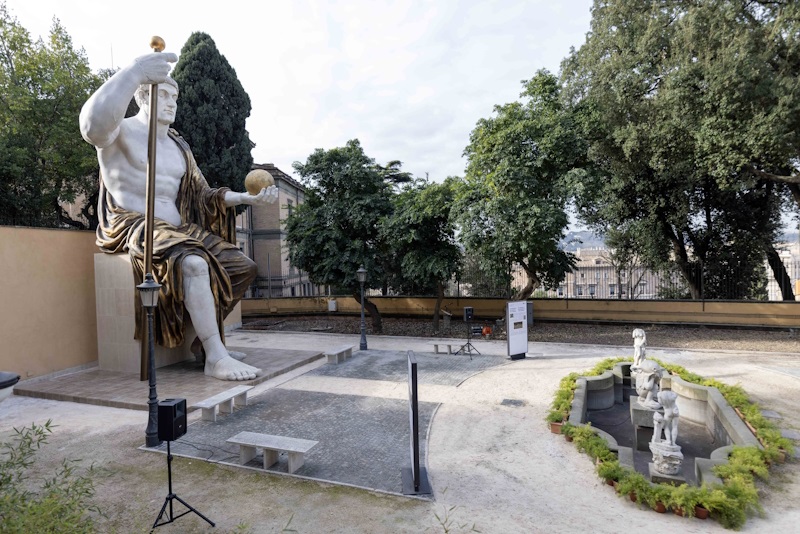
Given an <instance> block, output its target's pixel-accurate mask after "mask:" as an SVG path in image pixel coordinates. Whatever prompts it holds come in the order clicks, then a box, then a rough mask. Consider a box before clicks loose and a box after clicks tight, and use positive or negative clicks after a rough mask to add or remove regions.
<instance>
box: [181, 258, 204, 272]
mask: <svg viewBox="0 0 800 534" xmlns="http://www.w3.org/2000/svg"><path fill="white" fill-rule="evenodd" d="M181 268H182V269H183V276H203V275H208V264H207V263H206V260H204V259H203V258H201V257H200V256H197V255H195V254H190V255H189V256H186V257H185V258H183V261H182V262H181Z"/></svg>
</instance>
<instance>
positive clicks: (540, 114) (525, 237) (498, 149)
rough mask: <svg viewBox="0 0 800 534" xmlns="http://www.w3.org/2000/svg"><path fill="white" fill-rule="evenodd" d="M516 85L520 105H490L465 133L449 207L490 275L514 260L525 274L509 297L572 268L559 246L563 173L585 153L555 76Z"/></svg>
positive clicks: (553, 281) (565, 193) (552, 281)
mask: <svg viewBox="0 0 800 534" xmlns="http://www.w3.org/2000/svg"><path fill="white" fill-rule="evenodd" d="M523 87H524V90H523V92H522V94H521V95H520V96H521V99H522V101H519V102H512V103H510V104H505V105H503V106H496V107H495V110H494V111H495V112H494V116H492V117H490V118H487V119H481V120H480V121H478V124H477V126H476V127H475V129H474V130H473V131H472V133H471V134H470V144H469V145H468V146H467V148H466V150H465V154H466V156H467V157H468V162H469V163H468V166H467V174H466V177H465V179H464V181H463V182H462V183H461V187H460V189H459V192H458V195H457V198H456V201H455V204H454V208H453V209H454V210H455V211H454V213H455V218H456V220H457V221H458V222H459V226H460V230H461V236H460V238H461V240H462V242H463V243H464V245H465V247H466V248H467V250H470V251H474V252H477V253H478V254H479V256H480V257H481V258H482V261H483V262H485V263H488V264H490V265H491V267H492V269H493V270H496V271H500V272H502V271H504V270H507V269H508V267H509V265H510V264H512V263H516V264H518V265H520V266H521V267H522V269H523V270H524V271H525V272H526V274H527V275H528V284H527V285H526V286H525V287H523V288H520V289H519V290H518V292H517V294H516V295H515V296H514V297H513V298H515V299H525V298H527V297H528V296H530V294H531V293H532V292H533V290H534V289H535V288H536V287H538V286H539V285H545V286H548V287H552V286H554V285H557V284H558V282H560V281H561V280H563V279H564V276H565V274H566V273H567V272H569V271H570V270H571V269H572V267H573V265H574V258H573V256H572V255H571V254H569V253H567V252H565V251H564V250H563V249H562V248H561V247H560V245H559V243H560V241H561V239H562V238H563V237H564V235H565V230H566V228H567V225H568V223H569V218H568V215H567V212H566V207H567V202H568V200H569V187H568V184H569V171H570V170H571V169H572V168H573V167H574V166H575V165H577V164H578V162H579V160H580V158H581V154H582V153H584V152H585V148H584V147H583V146H582V142H581V139H580V138H579V137H578V136H577V135H576V134H577V130H576V128H575V127H574V125H573V119H572V116H571V113H569V111H568V110H567V109H565V107H564V106H563V105H562V100H561V99H560V89H559V86H558V80H557V78H556V77H555V76H553V75H552V74H550V73H548V72H546V71H539V72H538V73H537V74H536V76H535V77H534V78H533V79H531V80H529V81H525V82H523Z"/></svg>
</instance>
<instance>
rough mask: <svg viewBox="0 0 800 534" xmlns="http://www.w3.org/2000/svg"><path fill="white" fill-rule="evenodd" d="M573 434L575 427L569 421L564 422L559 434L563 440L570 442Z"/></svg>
mask: <svg viewBox="0 0 800 534" xmlns="http://www.w3.org/2000/svg"><path fill="white" fill-rule="evenodd" d="M574 432H575V425H573V424H572V423H570V422H569V421H564V423H563V424H562V425H561V433H562V434H564V439H566V440H567V441H572V434H573V433H574Z"/></svg>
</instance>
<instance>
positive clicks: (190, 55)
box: [172, 32, 255, 209]
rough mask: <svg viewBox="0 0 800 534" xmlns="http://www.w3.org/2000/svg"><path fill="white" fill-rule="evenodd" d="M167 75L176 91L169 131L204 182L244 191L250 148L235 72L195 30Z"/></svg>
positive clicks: (246, 101) (245, 101)
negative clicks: (190, 156) (181, 140)
mask: <svg viewBox="0 0 800 534" xmlns="http://www.w3.org/2000/svg"><path fill="white" fill-rule="evenodd" d="M172 76H173V77H174V78H175V81H177V82H178V86H179V87H180V96H179V104H178V115H177V117H176V119H175V124H174V127H175V129H176V130H177V131H178V132H180V134H181V135H182V136H184V137H185V138H186V140H187V141H188V143H189V146H191V147H192V152H193V153H194V156H195V159H197V164H198V166H199V167H200V169H202V171H203V175H204V176H205V177H206V179H207V180H208V183H209V184H210V185H211V186H212V187H229V188H230V189H232V190H234V191H244V178H245V176H246V175H247V173H248V172H250V169H251V167H252V165H253V156H252V155H251V151H252V149H253V147H254V146H255V144H253V142H252V141H250V136H249V135H248V133H247V130H246V129H245V122H246V121H247V117H249V116H250V110H251V106H250V97H249V96H248V95H247V93H246V92H245V90H244V88H243V87H242V84H241V83H240V82H239V79H238V78H237V77H236V71H235V70H234V69H233V67H231V65H230V64H229V63H228V60H227V59H225V56H223V55H222V54H220V53H219V50H217V46H216V44H215V43H214V41H213V40H212V39H211V37H210V36H209V35H208V34H206V33H202V32H195V33H193V34H192V35H191V36H189V40H188V41H186V44H185V45H183V48H182V49H181V54H180V59H179V60H178V63H177V64H176V65H175V69H174V71H173V73H172ZM237 209H243V208H237Z"/></svg>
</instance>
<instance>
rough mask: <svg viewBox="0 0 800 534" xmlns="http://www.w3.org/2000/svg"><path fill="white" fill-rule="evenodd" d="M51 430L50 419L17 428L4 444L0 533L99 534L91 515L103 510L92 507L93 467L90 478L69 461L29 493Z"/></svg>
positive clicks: (0, 449)
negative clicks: (33, 471)
mask: <svg viewBox="0 0 800 534" xmlns="http://www.w3.org/2000/svg"><path fill="white" fill-rule="evenodd" d="M52 429H53V425H52V422H51V421H49V420H48V421H47V422H46V423H45V424H44V425H41V426H40V425H36V424H32V425H31V426H30V427H23V428H22V429H16V428H15V429H14V433H15V434H14V438H13V440H12V441H10V442H4V443H2V444H0V488H2V490H3V491H2V494H0V532H3V533H5V532H15V533H16V532H20V533H27V532H64V533H70V534H72V533H76V534H78V533H91V532H95V524H94V520H93V517H92V515H91V513H89V512H96V513H99V510H98V509H97V508H96V507H95V506H92V505H91V503H90V499H91V497H92V496H93V495H94V484H93V482H92V479H91V476H90V475H91V474H92V469H91V468H90V469H89V472H88V474H84V473H79V472H78V471H77V465H76V464H77V462H76V461H70V460H64V461H63V462H62V463H61V465H60V467H59V468H58V469H57V470H56V473H55V474H54V475H53V476H52V478H48V479H45V480H44V481H43V482H42V483H41V487H40V488H39V489H38V490H31V489H29V488H31V487H32V484H31V483H30V481H29V477H28V469H29V468H30V467H31V466H32V465H33V464H34V462H35V455H36V452H37V451H38V450H39V449H40V447H41V446H42V445H43V444H45V443H47V437H48V435H50V434H51V433H52V432H53V430H52Z"/></svg>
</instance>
